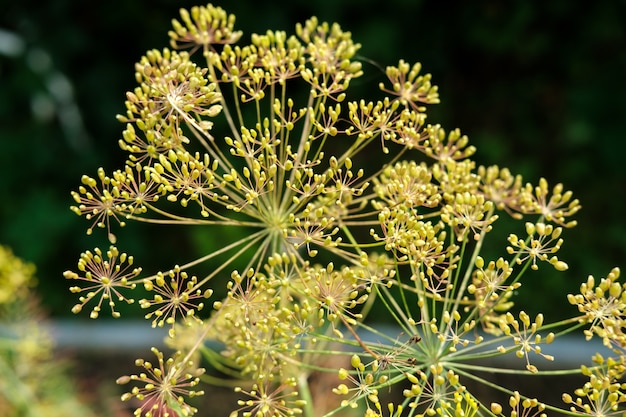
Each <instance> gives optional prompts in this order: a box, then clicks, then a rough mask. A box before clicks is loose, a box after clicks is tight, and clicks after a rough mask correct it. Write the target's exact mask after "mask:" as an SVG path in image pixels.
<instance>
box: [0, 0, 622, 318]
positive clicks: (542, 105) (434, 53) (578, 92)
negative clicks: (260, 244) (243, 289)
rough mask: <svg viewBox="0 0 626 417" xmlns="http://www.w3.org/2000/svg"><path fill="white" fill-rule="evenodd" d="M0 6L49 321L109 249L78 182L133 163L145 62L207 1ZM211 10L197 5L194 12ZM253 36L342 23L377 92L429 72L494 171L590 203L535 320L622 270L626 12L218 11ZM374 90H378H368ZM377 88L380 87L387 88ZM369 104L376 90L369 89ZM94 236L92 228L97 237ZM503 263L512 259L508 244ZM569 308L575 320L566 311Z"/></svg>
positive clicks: (58, 0) (1, 120) (340, 0)
mask: <svg viewBox="0 0 626 417" xmlns="http://www.w3.org/2000/svg"><path fill="white" fill-rule="evenodd" d="M2 3H3V4H2V6H1V7H0V9H1V12H0V30H1V31H0V243H2V244H5V245H9V246H10V247H12V248H13V250H14V252H15V253H16V255H18V256H20V257H22V258H23V259H25V260H27V261H30V262H33V263H35V264H36V266H37V268H38V272H37V276H38V278H39V290H40V293H41V294H42V295H43V301H44V304H45V307H46V308H47V309H48V311H49V312H50V314H52V315H53V316H54V317H66V316H69V315H70V314H71V313H70V312H69V309H70V308H71V306H72V305H73V303H74V302H75V299H74V296H73V295H71V294H69V291H68V290H67V287H68V285H67V283H66V282H65V281H64V278H63V277H62V272H63V271H64V270H66V269H70V268H74V266H75V263H76V261H77V259H78V256H79V254H80V253H81V252H82V251H84V250H86V249H92V248H93V247H95V246H101V247H106V246H107V245H108V243H107V242H106V241H105V239H104V233H99V234H98V233H96V234H97V236H92V237H87V236H85V230H86V227H87V225H88V224H87V223H86V222H85V221H84V219H81V218H79V217H77V216H76V215H74V214H73V213H71V212H70V210H69V208H68V206H69V205H70V204H71V203H72V200H71V197H70V190H73V189H75V188H76V187H77V186H78V185H79V182H80V177H81V175H82V174H88V175H91V176H94V175H95V174H96V170H97V168H98V167H100V166H102V167H104V168H105V169H106V170H107V171H108V172H111V171H112V170H114V169H117V168H119V167H121V166H122V163H123V161H124V155H123V154H122V152H121V151H120V150H119V148H118V146H117V141H118V139H119V138H120V137H121V131H122V128H123V127H122V125H121V124H119V123H118V122H117V121H116V119H115V115H116V114H118V113H122V112H124V94H125V92H126V91H127V90H132V89H133V88H134V87H135V80H134V74H133V72H134V71H133V65H134V63H135V62H136V61H138V60H139V59H140V57H141V56H142V55H143V54H144V52H145V51H146V50H148V49H152V48H158V49H161V48H163V47H165V46H167V45H168V37H167V31H168V30H169V28H170V21H171V19H172V18H174V17H177V16H178V9H179V8H180V7H191V6H192V5H194V4H198V3H196V2H190V1H173V0H153V1H107V2H87V1H79V0H54V1H33V0H22V1H13V2H8V1H4V2H2ZM200 4H201V3H200ZM214 4H215V5H219V6H222V7H223V8H225V9H226V10H227V11H228V12H231V13H235V14H236V16H237V26H238V28H239V29H242V30H244V32H245V35H244V36H245V37H246V38H248V39H249V35H250V34H251V33H253V32H264V31H265V30H266V29H268V28H271V29H280V30H286V31H288V32H291V33H292V32H293V28H294V26H295V23H296V22H303V21H304V20H305V19H307V18H308V17H310V16H311V15H316V16H318V17H319V18H320V20H326V21H329V22H334V21H336V22H339V23H340V24H341V26H342V28H343V29H344V30H348V31H351V32H352V34H353V38H354V39H355V40H356V41H357V42H360V43H361V44H362V49H361V51H360V55H361V56H362V57H364V58H365V59H366V60H367V62H365V63H364V70H365V76H364V77H363V78H362V79H361V81H359V82H362V83H363V84H368V82H370V81H372V79H377V78H382V73H381V69H380V68H384V67H385V66H386V65H390V64H396V63H397V61H398V60H399V59H404V60H406V61H408V62H415V61H420V62H422V64H423V68H424V70H425V71H426V72H430V73H432V74H433V81H434V83H435V84H437V85H439V88H440V97H441V101H442V103H441V104H440V105H437V106H432V107H431V108H430V110H429V122H430V123H441V124H442V125H443V126H444V127H446V128H447V129H453V128H456V127H459V128H460V129H461V131H462V132H463V133H465V134H467V135H468V136H469V137H470V140H471V141H472V143H473V144H474V145H475V146H477V148H478V154H477V157H476V159H477V160H478V161H479V162H480V163H482V164H498V165H500V166H508V167H509V168H510V169H511V170H512V171H513V172H514V173H520V174H522V175H523V176H524V178H525V180H527V181H530V182H537V180H538V179H539V178H540V177H545V178H547V179H548V181H549V183H550V184H555V183H557V182H563V183H564V184H565V187H566V189H570V190H572V191H573V192H574V193H575V195H576V196H577V197H578V198H579V199H580V200H581V201H582V204H583V210H582V211H581V212H580V213H579V215H578V216H577V219H578V221H579V226H578V227H577V228H575V229H572V230H567V231H566V233H565V236H564V237H565V245H564V247H563V249H562V252H561V258H562V259H564V260H566V261H567V262H568V263H569V265H570V269H569V271H568V272H567V273H565V274H552V273H551V272H550V271H549V268H544V269H543V271H540V272H539V273H535V274H532V276H531V277H529V278H530V279H529V281H527V283H526V284H525V286H524V287H522V289H521V290H520V292H521V294H520V295H521V297H522V299H523V300H526V301H530V302H531V304H530V305H528V306H526V305H525V308H526V309H527V311H531V312H532V311H543V312H544V313H550V314H553V315H555V316H559V315H560V314H565V313H567V311H568V309H569V308H571V307H568V306H567V302H566V300H565V298H564V295H565V294H564V292H567V291H575V290H576V288H577V287H578V285H579V283H580V282H581V281H582V280H584V279H586V277H587V275H588V274H594V275H595V276H596V277H600V276H604V275H605V274H606V273H608V271H609V270H610V268H611V267H613V266H622V267H624V266H626V265H625V262H624V261H625V260H626V210H625V208H626V202H625V199H626V195H625V192H626V174H625V165H626V163H625V158H626V157H625V155H626V137H625V135H624V131H625V130H626V106H625V105H624V97H626V82H625V79H624V76H625V75H626V26H625V25H624V22H625V21H626V2H624V1H618V0H615V1H610V0H601V1H595V2H582V1H578V2H576V1H571V0H551V1H519V2H504V1H496V0H479V1H472V2H458V3H455V4H454V6H452V5H451V3H449V2H441V1H424V0H421V1H420V0H386V1H384V2H379V1H373V0H308V1H305V0H290V1H282V2H281V1H258V0H232V1H215V2H214ZM370 77H371V78H370ZM374 81H375V82H372V83H371V84H368V85H372V86H373V87H374V88H376V87H375V86H377V83H378V81H377V80H374ZM366 93H367V92H366ZM96 232H97V231H96ZM122 233H123V237H122V236H120V238H119V242H120V245H119V246H120V249H121V250H123V251H127V252H129V253H132V254H133V255H135V258H136V259H137V260H138V261H139V262H140V263H141V264H142V265H146V264H148V265H149V264H150V262H151V261H152V260H159V263H160V264H161V265H163V264H168V263H169V264H171V265H173V264H175V263H177V262H178V263H180V262H181V259H182V260H187V259H191V258H192V256H193V255H194V254H196V253H197V254H201V253H206V252H207V249H210V247H211V245H216V244H218V242H216V239H214V238H213V236H212V235H211V232H210V231H208V232H207V234H205V235H204V236H199V235H198V234H190V233H186V232H181V231H180V229H177V230H170V229H168V228H162V229H158V230H157V231H156V232H155V231H154V229H147V228H145V227H144V226H142V225H140V224H139V225H137V224H133V225H132V227H127V228H126V229H125V230H124V231H123V232H122ZM500 250H502V249H501V248H500ZM569 311H570V312H571V310H569Z"/></svg>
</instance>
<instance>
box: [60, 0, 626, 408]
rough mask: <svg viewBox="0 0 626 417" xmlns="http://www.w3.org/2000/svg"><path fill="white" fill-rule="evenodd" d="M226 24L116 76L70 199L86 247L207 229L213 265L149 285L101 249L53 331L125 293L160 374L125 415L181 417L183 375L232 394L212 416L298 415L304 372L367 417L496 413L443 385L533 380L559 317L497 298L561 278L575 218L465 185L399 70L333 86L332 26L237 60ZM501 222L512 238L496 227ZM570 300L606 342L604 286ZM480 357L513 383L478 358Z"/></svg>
mask: <svg viewBox="0 0 626 417" xmlns="http://www.w3.org/2000/svg"><path fill="white" fill-rule="evenodd" d="M234 23H235V18H234V16H232V15H229V14H227V13H226V12H225V11H224V10H223V9H221V8H219V7H214V6H212V5H210V4H209V5H207V6H202V7H194V8H192V9H191V10H190V11H186V10H182V11H181V17H180V20H174V21H173V30H171V31H170V32H169V34H170V38H171V48H164V49H162V50H151V51H148V52H147V53H146V55H145V56H144V57H143V58H142V59H141V60H140V62H139V63H137V65H136V67H135V70H136V79H137V82H138V84H139V86H138V87H137V88H136V89H134V90H133V91H132V92H129V93H128V94H127V96H126V102H125V105H126V112H125V114H124V115H120V116H118V119H119V120H120V121H121V122H123V123H124V124H125V128H124V131H123V134H122V139H121V140H120V141H119V146H120V147H121V148H122V149H123V150H124V151H126V152H127V153H128V159H127V161H126V164H125V166H124V167H123V168H121V169H118V170H116V171H114V172H113V173H112V174H107V173H106V172H105V170H104V169H102V168H100V169H99V170H98V174H97V178H91V177H89V176H84V177H83V179H82V185H81V186H79V188H78V190H77V191H74V192H73V193H72V196H73V198H74V201H75V205H74V206H73V207H72V210H73V211H74V212H75V213H76V214H78V215H81V216H84V217H85V218H86V219H87V220H88V221H89V222H91V223H90V224H91V225H90V226H89V228H88V233H91V232H92V231H93V229H97V228H102V229H106V231H107V234H108V237H109V239H110V240H111V243H115V240H116V239H115V233H114V228H115V227H117V226H120V227H121V226H126V225H127V224H130V223H131V222H132V221H141V222H146V223H154V224H171V225H178V226H180V227H193V228H198V229H199V230H202V232H203V233H207V234H211V233H213V232H214V231H217V230H219V231H221V232H223V233H220V234H219V235H220V242H217V245H216V248H215V249H214V250H212V251H210V252H209V253H207V254H205V255H203V256H201V257H200V258H198V259H185V260H181V261H180V262H179V263H178V264H177V265H175V266H172V265H166V266H163V267H159V269H160V270H161V271H162V272H158V273H156V274H152V275H150V274H145V273H144V272H143V270H142V269H141V268H139V267H134V266H133V262H134V260H133V258H132V256H129V255H126V254H124V253H121V252H120V251H119V250H118V249H117V248H116V247H115V246H112V247H111V248H109V250H108V251H106V252H105V251H102V250H100V249H95V250H94V251H87V252H85V253H84V254H83V255H82V256H81V260H80V261H79V263H78V272H73V271H67V272H66V273H65V277H66V278H68V279H73V280H76V283H77V284H76V285H75V286H73V287H72V288H71V290H72V292H74V293H78V294H81V295H80V296H79V303H78V304H77V305H76V306H75V307H74V312H79V311H80V310H82V309H83V308H84V307H86V306H87V305H88V304H89V305H90V308H91V309H92V313H91V316H92V317H94V318H95V317H96V316H98V315H99V313H100V312H101V310H102V306H103V305H104V304H108V305H109V308H110V310H111V312H112V314H113V316H114V317H117V316H118V315H119V313H118V312H117V310H116V309H115V302H116V301H118V302H119V301H125V302H127V303H132V302H133V300H134V298H132V296H131V294H132V293H133V291H134V290H135V288H136V287H137V285H140V286H143V288H144V289H145V290H147V291H148V292H149V295H148V296H146V297H143V298H141V299H140V301H139V303H138V304H139V305H140V307H141V308H143V309H145V310H146V311H147V313H146V315H145V317H146V318H147V319H148V320H151V321H152V325H153V326H167V327H169V329H170V331H169V338H170V340H169V342H168V344H169V345H170V346H173V347H175V349H176V352H175V354H174V356H173V357H172V358H170V359H169V360H165V359H164V356H163V354H162V353H160V352H158V351H155V354H156V355H157V358H158V365H153V364H152V363H150V362H147V361H143V360H140V361H138V365H139V366H140V367H143V368H144V370H145V371H144V372H143V373H140V374H138V375H135V376H129V377H125V378H122V379H121V380H120V382H129V381H132V380H134V381H138V382H139V383H140V384H143V387H136V388H133V389H132V390H131V391H130V392H129V393H128V394H126V395H125V397H124V398H125V399H128V398H130V397H134V398H136V399H137V400H139V401H140V402H141V405H140V407H139V408H138V409H137V412H136V413H137V414H143V415H168V414H173V413H179V414H182V415H191V414H193V413H195V412H196V410H195V408H194V407H192V406H190V405H188V404H187V402H186V397H190V396H195V395H198V394H199V393H200V392H201V390H195V388H194V389H192V387H195V386H196V385H197V384H199V383H201V382H202V381H207V382H210V381H213V380H214V378H215V376H214V375H209V376H206V375H205V376H203V375H201V372H199V368H198V364H197V363H196V361H197V360H198V358H203V359H206V360H208V361H209V362H210V363H211V364H212V365H213V367H214V368H215V371H216V372H220V373H221V374H225V375H227V376H228V377H230V378H235V379H236V381H237V382H236V383H234V385H237V388H236V390H235V391H236V393H237V394H238V395H245V396H246V397H247V399H241V400H239V402H238V403H237V406H236V407H235V408H234V410H235V411H234V412H233V415H242V416H252V415H255V416H262V415H263V416H264V415H273V416H283V415H284V416H291V415H296V414H306V415H307V416H312V415H313V414H314V412H315V413H318V412H320V409H321V408H320V406H318V405H315V404H312V402H314V401H315V400H316V398H313V395H312V392H313V391H312V390H311V388H310V387H309V382H310V381H311V380H312V379H313V378H311V376H312V375H313V374H314V373H315V375H316V378H317V377H318V376H317V375H318V374H322V375H325V376H326V377H328V378H331V380H332V382H326V384H327V386H329V387H331V386H332V388H331V389H329V390H328V392H329V393H332V394H333V395H337V396H339V398H340V400H339V401H335V402H330V403H334V404H340V405H339V408H358V407H359V406H363V407H364V408H363V410H364V413H365V415H367V416H375V415H383V414H384V413H386V412H387V411H389V414H390V415H394V416H399V415H401V414H402V413H403V412H404V411H407V412H408V413H409V414H410V415H417V416H423V415H428V416H433V415H447V416H452V415H454V416H473V415H503V413H504V411H503V407H502V406H501V405H499V404H497V403H494V404H492V406H491V407H490V408H488V407H486V406H485V402H484V400H481V398H480V395H479V394H478V393H474V392H471V391H470V390H469V389H468V388H466V385H465V381H470V380H473V381H477V382H483V383H485V384H486V386H489V387H491V388H494V387H497V385H496V384H494V383H493V382H490V381H488V380H486V379H484V377H483V376H482V375H484V374H488V375H489V374H493V373H496V374H507V373H510V372H520V373H527V374H540V375H545V374H541V373H542V372H543V371H542V365H544V364H545V362H547V361H552V360H553V359H554V357H553V355H552V354H550V353H546V352H544V351H543V348H544V347H545V346H546V345H549V344H550V343H551V342H552V341H553V340H554V338H555V331H553V330H552V329H553V328H556V327H559V326H566V325H568V324H570V325H571V324H572V323H574V322H575V320H573V321H564V322H560V323H556V324H547V322H546V321H545V320H544V317H543V315H542V314H538V315H536V316H535V317H534V318H531V317H530V316H529V315H528V314H526V313H525V312H524V310H523V309H517V310H514V303H513V297H514V295H515V294H516V290H517V289H518V288H520V286H521V285H522V283H523V280H522V278H523V277H524V276H525V272H526V271H527V270H528V269H530V270H531V272H532V271H533V270H538V269H540V268H541V266H542V265H544V264H546V263H547V264H550V265H551V266H552V267H553V268H554V269H555V270H557V271H564V270H566V269H567V263H566V262H564V261H563V260H561V259H559V258H558V257H557V252H558V251H559V250H560V248H561V246H562V244H563V242H564V241H563V237H562V236H561V235H562V232H563V228H568V227H572V226H575V224H576V222H575V220H572V219H571V216H573V215H574V214H575V213H576V212H577V211H578V210H579V209H580V204H579V202H578V200H576V199H574V198H573V196H572V193H571V192H569V191H564V189H563V186H562V185H561V184H558V185H556V186H554V187H553V188H552V189H550V188H549V187H548V183H547V181H546V180H544V179H541V180H539V184H538V185H537V186H533V185H532V184H530V183H524V182H523V179H522V177H521V176H519V175H515V174H513V173H511V172H510V171H509V170H508V169H507V168H504V167H498V166H496V165H491V166H488V167H484V166H477V164H476V162H475V161H474V160H472V159H471V157H472V156H473V155H474V154H475V153H476V152H477V149H476V148H475V147H474V146H473V145H471V143H470V141H469V138H468V137H467V136H466V135H463V134H462V133H461V131H460V130H459V129H453V130H446V129H445V128H444V127H442V126H441V125H439V124H429V123H427V117H426V111H427V106H428V105H431V104H436V103H438V102H439V95H438V89H437V87H436V86H435V85H434V84H433V83H432V77H431V75H430V74H427V73H423V72H422V67H421V64H419V63H414V64H409V63H407V62H405V61H403V60H400V61H399V62H398V63H397V65H391V66H388V67H387V68H386V70H385V73H384V76H386V78H387V81H386V82H383V83H381V84H380V86H379V88H380V90H381V94H382V97H381V98H380V99H379V100H371V99H369V98H367V97H359V96H357V94H356V93H355V92H354V89H353V88H351V85H352V84H353V80H355V79H357V78H359V77H360V76H361V75H362V74H363V73H364V72H365V70H364V68H363V66H362V64H361V62H360V61H359V59H358V58H357V52H358V50H359V48H360V45H359V44H358V43H356V42H355V41H353V39H352V36H351V34H350V33H349V32H346V31H344V30H343V29H342V28H341V27H340V26H339V25H338V24H336V23H335V24H329V23H327V22H320V21H319V20H318V19H317V18H315V17H313V18H311V19H309V20H307V21H306V22H304V23H302V24H298V25H297V26H296V28H295V33H294V34H287V33H286V32H282V31H272V30H268V31H267V32H265V33H264V34H253V35H252V36H251V38H250V42H249V43H247V44H243V45H242V44H240V41H241V39H243V37H242V33H241V32H240V31H238V30H235V27H234ZM200 51H201V53H197V52H200ZM502 214H506V215H508V216H510V217H512V218H513V219H517V220H519V219H524V220H525V221H524V222H512V223H506V222H502V223H501V222H500V219H501V215H502ZM524 225H525V226H524ZM507 226H508V227H512V228H513V230H510V231H509V234H508V245H507V243H506V241H505V242H500V243H499V245H500V246H497V245H498V244H495V245H496V246H495V249H497V248H498V247H499V248H500V249H501V250H500V253H499V254H498V255H496V256H495V258H494V259H487V258H483V256H482V255H481V250H482V248H483V247H486V246H488V244H490V243H491V242H492V240H493V239H491V236H492V231H493V230H494V229H496V228H500V227H502V228H504V227H507ZM222 238H223V241H222ZM489 246H492V248H494V246H493V245H489ZM105 253H106V255H105ZM192 268H193V270H194V273H192V272H191V269H192ZM198 270H200V271H202V272H201V273H196V272H195V271H198ZM607 285H608V287H607ZM587 287H588V288H585V289H583V290H582V294H581V295H580V296H572V297H570V302H571V303H572V304H577V305H578V306H579V309H580V311H581V313H584V314H585V319H584V320H590V319H589V317H590V316H593V318H592V319H591V320H592V321H593V323H594V324H593V326H592V329H590V330H589V332H595V333H597V334H602V337H610V336H609V333H611V332H613V333H615V334H616V333H618V332H617V331H615V330H611V329H614V328H613V327H611V326H610V325H611V322H610V320H611V319H614V317H613V316H614V315H613V313H612V312H613V311H615V310H612V309H611V310H610V312H609V307H606V306H609V305H611V306H612V305H614V303H615V300H614V299H611V300H612V301H611V302H605V301H602V302H601V301H597V300H594V299H593V297H594V296H597V297H601V296H602V294H601V293H602V291H605V292H606V291H608V293H609V294H610V295H611V296H612V297H613V296H614V297H617V295H616V294H617V293H618V292H619V294H622V292H621V287H620V289H619V291H618V290H617V289H615V288H614V285H613V284H610V285H609V284H601V287H600V288H601V291H598V290H593V291H592V288H593V287H594V283H593V282H589V283H588V284H587ZM605 287H606V288H605ZM614 293H615V294H614ZM217 294H222V295H224V296H223V297H222V298H218V296H217ZM619 297H620V299H621V295H620V296H619ZM93 304H95V305H93ZM206 306H211V307H212V310H211V311H210V312H207V310H209V308H206ZM620 306H621V305H620ZM611 308H612V307H611ZM616 308H618V309H619V308H621V307H616ZM620 311H621V310H620ZM609 316H610V317H611V318H610V319H609ZM377 319H380V320H383V321H386V323H387V324H392V325H393V326H395V328H397V332H396V333H395V334H389V332H387V331H385V330H384V329H381V328H379V327H378V326H377V322H376V320H377ZM597 320H602V323H603V325H602V326H598V325H597ZM613 325H615V323H613ZM564 332H566V331H565V330H564ZM613 333H611V334H613ZM177 337H179V338H180V339H179V340H178V341H177ZM620 340H621V339H620ZM209 341H210V342H211V343H208V342H209ZM611 343H613V342H611ZM216 346H217V347H216ZM548 349H549V347H548ZM498 356H509V357H510V360H512V361H517V362H515V365H511V367H512V368H515V369H509V368H506V367H504V368H497V367H496V368H494V367H487V366H485V365H484V364H482V363H481V362H480V361H479V360H480V359H484V358H491V357H498ZM330 359H333V360H330ZM333 363H334V364H337V363H339V364H340V365H339V366H334V365H332V364H333ZM511 363H513V362H511ZM518 365H521V367H518ZM520 368H521V369H520ZM571 372H572V373H574V372H578V370H572V371H571ZM401 386H402V387H406V386H409V387H410V388H402V389H401V390H400V391H401V395H402V396H403V398H404V401H403V402H402V404H397V405H394V404H390V405H389V406H388V407H387V408H386V409H385V407H384V406H382V405H381V403H380V399H379V397H378V394H379V392H383V390H385V389H387V390H390V389H392V388H394V387H396V388H397V387H401ZM498 389H500V390H501V391H503V392H505V393H507V394H508V395H509V396H510V398H511V400H510V404H509V405H510V407H511V411H510V415H512V416H513V415H535V414H538V415H542V413H543V410H544V407H545V406H544V405H543V404H542V403H540V402H539V401H538V400H535V399H531V398H527V397H524V396H523V394H520V392H519V391H517V390H516V389H515V387H499V388H498ZM603 392H604V391H603ZM572 401H578V400H572ZM566 402H568V403H569V401H566ZM322 408H323V407H322ZM314 410H315V411H314ZM337 411H338V410H337V409H334V410H330V409H329V410H323V412H328V413H331V414H332V413H334V412H337Z"/></svg>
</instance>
